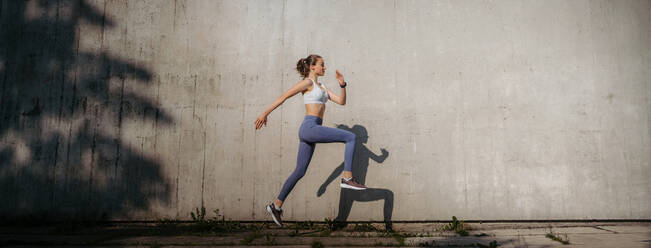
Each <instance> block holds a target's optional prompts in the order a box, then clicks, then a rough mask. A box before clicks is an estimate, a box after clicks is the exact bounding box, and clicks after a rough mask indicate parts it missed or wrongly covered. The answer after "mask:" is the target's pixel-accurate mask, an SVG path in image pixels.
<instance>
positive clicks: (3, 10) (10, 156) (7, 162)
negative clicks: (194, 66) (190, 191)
mask: <svg viewBox="0 0 651 248" xmlns="http://www.w3.org/2000/svg"><path fill="white" fill-rule="evenodd" d="M127 2H128V1H124V2H120V3H111V4H113V5H115V4H126V3H127ZM107 5H109V4H108V3H106V4H104V8H107ZM109 7H111V6H109ZM81 24H83V25H81ZM0 26H1V27H2V28H0V83H1V84H0V195H1V196H2V201H1V202H0V221H2V220H4V221H11V220H22V221H24V220H34V221H48V220H102V219H104V220H111V219H113V220H115V219H128V218H130V217H131V216H132V214H133V213H134V212H139V211H140V212H143V211H148V210H149V209H150V207H151V206H152V204H153V203H154V202H156V204H158V206H166V205H169V203H170V201H171V200H170V191H171V187H170V184H169V183H168V182H167V181H166V180H165V177H164V175H163V172H162V170H161V168H160V167H161V162H160V161H158V160H157V159H156V158H155V156H152V155H150V154H151V152H149V151H146V150H147V148H155V147H156V137H155V136H156V130H157V128H160V127H164V126H165V125H170V124H171V123H172V122H173V119H172V117H171V116H170V115H169V114H167V113H165V112H164V111H162V110H161V109H160V108H159V107H158V106H159V104H158V102H157V100H152V99H150V98H149V97H146V96H144V95H143V94H142V92H135V91H133V90H130V89H131V88H132V87H131V85H138V88H143V86H146V87H152V86H151V84H152V83H151V81H153V76H152V73H151V72H149V70H147V69H146V68H144V67H142V66H139V65H137V64H135V63H133V62H129V60H130V59H132V58H119V57H117V56H113V55H111V50H115V49H122V48H123V47H122V46H127V45H126V44H127V42H128V38H127V36H126V32H127V30H126V27H123V28H124V30H122V32H120V35H121V40H120V41H119V42H117V43H118V44H120V45H115V44H116V42H114V41H113V42H112V43H113V44H109V43H110V42H109V40H108V39H107V38H105V37H104V31H105V30H108V29H110V28H114V27H115V26H116V24H115V23H114V21H113V20H111V18H109V17H107V16H106V15H105V9H104V10H98V9H96V8H95V7H93V6H91V5H89V4H88V3H86V1H84V0H81V1H80V0H74V1H73V0H60V1H1V2H0ZM80 30H84V32H83V33H82V32H80ZM87 35H93V36H91V37H89V38H90V39H96V40H95V41H96V43H95V44H93V45H94V46H93V45H90V44H88V43H84V45H85V46H81V48H80V40H84V37H86V36H87ZM86 40H88V39H86ZM111 45H112V46H117V48H112V47H111ZM87 46H91V47H92V48H91V49H89V48H85V47H87ZM93 49H94V50H93ZM146 87H145V88H146ZM154 90H155V89H154ZM152 92H153V91H152ZM127 121H128V122H130V123H134V122H136V123H138V124H139V126H140V127H143V128H142V130H146V129H147V128H149V129H153V130H154V131H149V132H146V133H145V132H144V131H143V133H141V134H138V138H139V141H138V142H137V144H136V142H133V140H134V139H130V140H131V142H129V141H125V140H123V139H122V137H124V133H126V132H127V131H128V130H126V129H125V128H124V127H123V126H124V123H125V122H127ZM152 134H153V135H152Z"/></svg>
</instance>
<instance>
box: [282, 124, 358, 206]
mask: <svg viewBox="0 0 651 248" xmlns="http://www.w3.org/2000/svg"><path fill="white" fill-rule="evenodd" d="M322 122H323V120H321V118H319V117H318V116H313V115H306V116H305V119H303V124H301V128H300V129H299V130H298V138H299V140H300V141H301V143H300V144H299V145H298V158H297V159H296V169H295V170H294V172H293V173H292V174H291V175H290V176H289V178H287V181H285V184H284V185H283V188H282V189H281V190H280V194H279V195H278V200H281V201H285V198H286V197H287V195H288V194H289V192H290V191H292V189H293V188H294V185H296V182H298V180H299V179H301V178H302V177H303V176H304V175H305V172H306V171H307V166H308V165H309V164H310V160H312V154H313V153H314V146H315V145H316V143H332V142H346V153H345V154H344V171H351V170H352V168H353V154H354V153H355V134H354V133H352V132H349V131H346V130H341V129H338V128H332V127H324V126H321V123H322Z"/></svg>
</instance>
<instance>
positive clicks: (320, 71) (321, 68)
mask: <svg viewBox="0 0 651 248" xmlns="http://www.w3.org/2000/svg"><path fill="white" fill-rule="evenodd" d="M310 67H311V68H312V70H313V71H314V72H315V73H316V75H319V76H323V75H325V70H326V67H325V64H324V63H323V59H322V58H318V59H316V65H312V66H310Z"/></svg>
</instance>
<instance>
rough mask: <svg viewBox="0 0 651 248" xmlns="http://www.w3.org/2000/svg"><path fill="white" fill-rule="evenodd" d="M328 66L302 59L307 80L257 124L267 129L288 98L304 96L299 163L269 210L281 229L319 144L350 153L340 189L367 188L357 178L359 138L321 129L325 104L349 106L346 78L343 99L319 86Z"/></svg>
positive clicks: (300, 63)
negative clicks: (286, 204)
mask: <svg viewBox="0 0 651 248" xmlns="http://www.w3.org/2000/svg"><path fill="white" fill-rule="evenodd" d="M325 69H326V67H325V63H324V62H323V58H322V57H321V56H319V55H316V54H311V55H309V56H307V58H302V59H300V60H299V61H298V63H297V64H296V70H297V71H298V73H299V74H301V76H302V77H303V79H302V80H301V81H299V82H298V83H296V84H295V85H294V86H292V87H291V88H290V89H289V90H287V91H286V92H285V93H283V94H282V95H281V96H280V97H279V98H278V99H277V100H276V101H274V102H273V103H272V104H271V105H270V106H269V107H268V108H267V109H266V110H265V111H264V112H262V114H260V115H259V116H258V119H256V120H255V129H256V130H257V129H260V128H262V125H263V124H264V125H265V126H266V125H267V116H268V115H269V114H270V113H271V111H273V110H274V109H276V108H277V107H278V106H280V105H281V104H283V102H285V100H287V99H288V98H290V97H292V96H294V95H296V94H298V93H299V92H300V93H302V94H303V100H304V101H305V119H303V123H302V124H301V127H300V128H299V130H298V138H299V140H300V144H299V146H298V158H297V159H296V169H295V170H294V172H293V173H292V174H291V175H290V176H289V178H287V181H285V184H284V185H283V187H282V189H281V190H280V194H279V195H278V198H277V199H276V200H274V202H273V203H271V204H269V205H268V206H267V207H266V209H267V212H269V214H271V217H272V218H273V220H274V222H276V224H277V225H278V226H282V225H283V224H282V220H281V219H280V217H281V216H282V214H283V210H282V209H281V207H282V205H283V201H285V198H286V197H287V195H288V194H289V192H290V191H292V189H293V188H294V185H296V182H298V180H299V179H301V178H302V177H303V176H304V175H305V172H306V171H307V166H308V165H309V164H310V160H311V159H312V154H313V153H314V147H315V145H316V143H331V142H344V143H346V150H345V154H344V177H343V178H342V179H341V184H340V186H341V187H342V188H347V189H354V190H364V189H366V186H364V185H362V184H360V183H358V182H357V181H356V180H355V179H354V178H353V173H352V171H351V170H352V166H353V164H352V163H353V154H354V152H355V134H354V133H352V132H350V131H346V130H341V129H337V128H331V127H324V126H322V125H321V123H322V122H323V114H324V113H325V103H326V102H327V101H328V99H330V101H333V102H335V103H337V104H340V105H345V104H346V85H347V83H346V82H345V81H344V76H343V75H342V74H341V73H340V72H339V70H336V78H337V81H339V87H341V96H338V95H336V94H335V93H334V92H332V91H330V90H329V89H327V88H326V87H325V85H323V84H321V83H319V77H322V76H323V75H324V73H325Z"/></svg>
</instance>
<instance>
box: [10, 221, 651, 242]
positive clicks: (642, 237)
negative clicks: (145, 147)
mask: <svg viewBox="0 0 651 248" xmlns="http://www.w3.org/2000/svg"><path fill="white" fill-rule="evenodd" d="M445 225H447V223H395V224H394V225H393V227H394V232H386V231H385V230H383V225H381V224H376V223H349V224H348V225H347V226H346V227H345V228H342V229H338V230H332V229H329V228H328V226H327V225H326V224H325V223H306V222H301V223H286V226H285V227H283V228H278V227H276V226H274V225H272V224H271V223H262V222H259V223H248V224H242V223H236V224H233V223H230V225H225V224H224V223H208V224H205V223H204V224H196V223H176V224H174V223H172V224H170V223H166V224H165V225H162V224H160V223H131V224H115V223H113V224H102V225H97V224H95V225H88V224H86V225H80V224H57V225H48V226H39V227H35V226H31V227H30V226H27V227H26V226H4V227H0V246H7V247H31V246H85V247H88V246H90V247H92V246H95V247H102V246H119V247H184V246H193V247H210V246H224V247H238V246H242V247H245V246H257V247H265V246H283V247H329V246H340V247H384V246H391V247H395V246H412V247H413V246H421V247H423V246H425V247H491V245H493V247H651V223H650V222H563V223H538V222H536V223H464V224H463V230H465V231H466V232H467V235H466V236H462V235H460V234H459V233H458V232H454V231H446V230H444V226H445ZM225 226H228V228H230V229H228V228H226V229H225V228H224V227H225ZM550 234H553V236H554V237H557V238H559V240H553V239H552V238H551V237H548V236H549V235H550ZM562 241H567V242H568V244H563V243H562Z"/></svg>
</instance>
